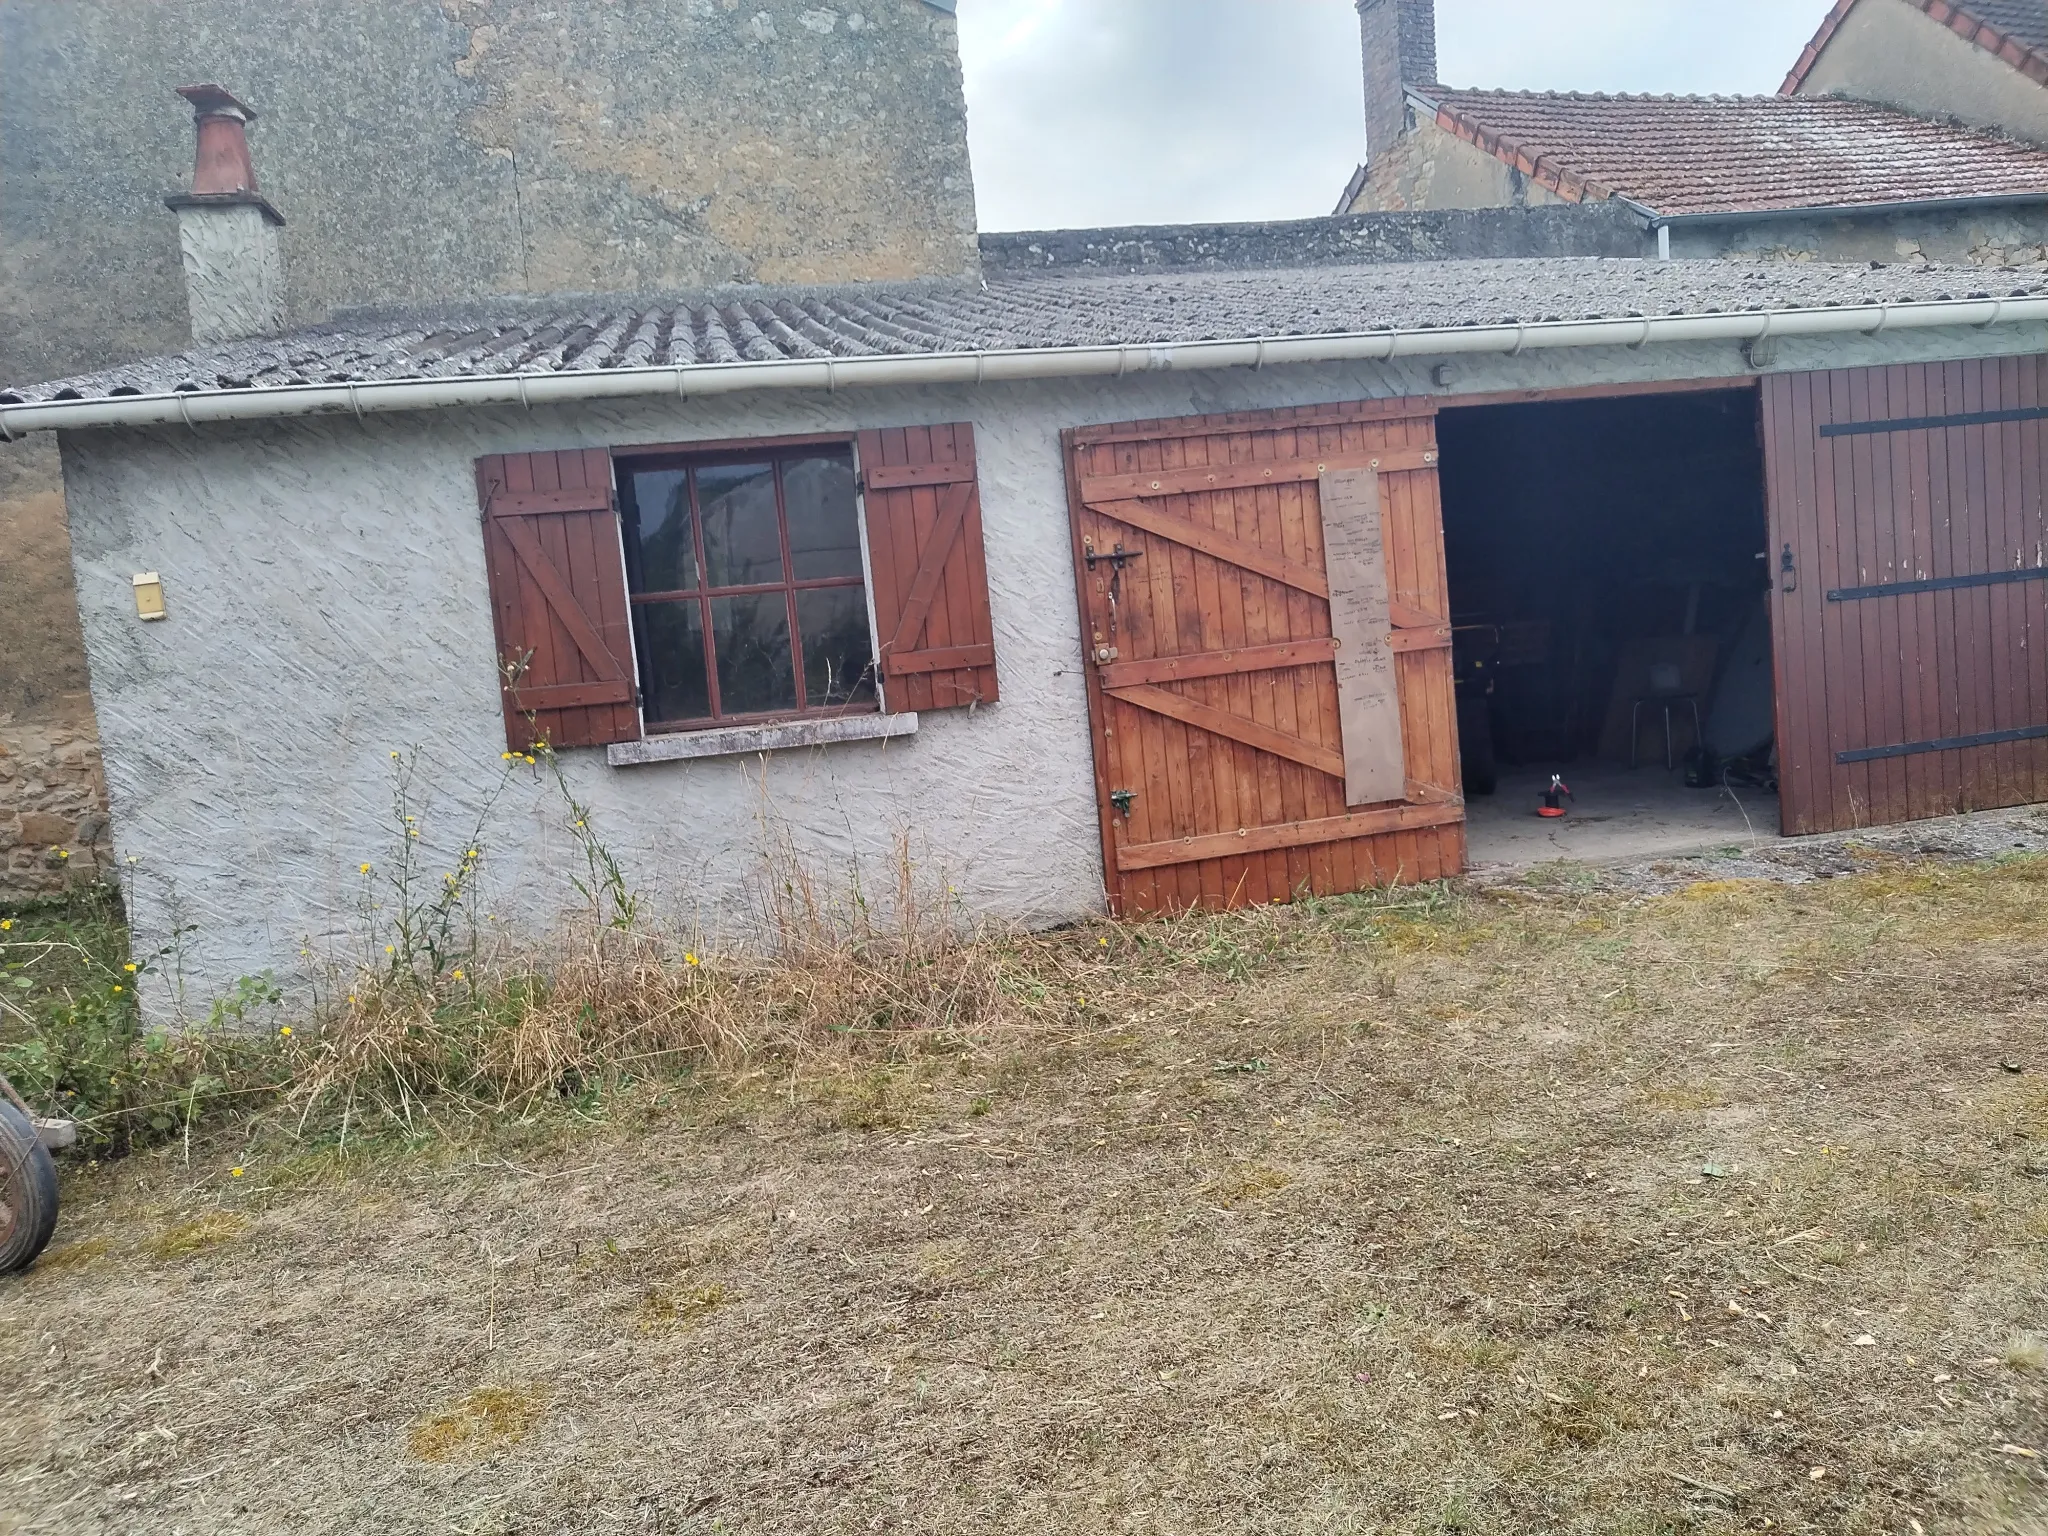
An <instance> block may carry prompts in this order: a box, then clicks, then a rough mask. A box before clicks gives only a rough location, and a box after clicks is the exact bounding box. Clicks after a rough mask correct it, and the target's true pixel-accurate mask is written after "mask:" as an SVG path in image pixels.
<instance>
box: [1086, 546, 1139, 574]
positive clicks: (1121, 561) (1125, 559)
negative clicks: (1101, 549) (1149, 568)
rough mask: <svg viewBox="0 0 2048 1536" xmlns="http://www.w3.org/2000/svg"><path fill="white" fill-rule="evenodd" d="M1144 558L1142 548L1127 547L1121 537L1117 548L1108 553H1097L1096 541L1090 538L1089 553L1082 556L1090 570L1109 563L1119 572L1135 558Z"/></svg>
mask: <svg viewBox="0 0 2048 1536" xmlns="http://www.w3.org/2000/svg"><path fill="white" fill-rule="evenodd" d="M1144 558H1145V551H1143V550H1142V549H1125V548H1124V545H1123V540H1121V539H1119V540H1117V545H1116V548H1115V549H1113V550H1111V551H1110V552H1109V553H1108V554H1106V555H1099V554H1097V553H1096V552H1095V544H1094V541H1093V540H1090V541H1089V542H1088V545H1087V553H1086V554H1084V555H1083V556H1082V557H1081V559H1082V562H1083V563H1084V564H1085V565H1086V566H1087V567H1088V569H1089V570H1090V571H1093V570H1094V569H1095V567H1096V566H1098V565H1102V564H1105V563H1107V564H1108V565H1110V566H1112V567H1113V568H1115V570H1116V571H1117V572H1119V573H1121V572H1122V571H1123V568H1124V567H1125V566H1127V565H1129V564H1130V563H1131V562H1132V561H1133V560H1142V559H1144Z"/></svg>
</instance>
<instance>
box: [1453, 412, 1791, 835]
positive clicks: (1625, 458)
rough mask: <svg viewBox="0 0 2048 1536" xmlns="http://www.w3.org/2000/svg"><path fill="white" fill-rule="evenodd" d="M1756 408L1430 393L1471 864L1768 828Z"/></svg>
mask: <svg viewBox="0 0 2048 1536" xmlns="http://www.w3.org/2000/svg"><path fill="white" fill-rule="evenodd" d="M1757 411H1758V401H1757V394H1756V391H1755V390H1753V389H1727V390H1713V391H1700V392H1682V393H1669V394H1647V395H1628V396H1619V397H1614V398H1603V399H1590V400H1588V399H1581V400H1569V401H1555V402H1537V403H1520V404H1513V405H1487V406H1471V407H1463V408H1446V409H1444V410H1443V411H1442V413H1441V415H1440V416H1439V418H1438V424H1437V425H1438V441H1439V443H1440V444H1441V446H1442V449H1443V461H1442V462H1443V470H1442V487H1443V507H1444V541H1445V552H1446V555H1447V559H1448V568H1449V577H1450V595H1451V617H1452V622H1453V624H1454V625H1455V627H1456V645H1455V652H1454V654H1455V658H1456V670H1457V677H1458V683H1457V690H1458V724H1459V737H1460V742H1461V748H1462V751H1463V755H1464V773H1465V788H1466V793H1467V797H1468V804H1469V818H1470V819H1469V828H1470V840H1471V859H1472V862H1473V863H1474V864H1478V865H1484V864H1489V863H1529V862H1538V861H1541V860H1544V859H1551V858H1558V857H1575V858H1625V857H1632V856H1639V855H1652V854H1657V853H1662V852H1679V851H1683V850H1688V849H1694V848H1699V847H1704V846H1712V845H1716V844H1728V845H1733V844H1748V843H1751V842H1754V841H1756V840H1758V839H1762V838H1770V837H1775V836H1776V835H1777V832H1778V826H1779V811H1778V803H1777V775H1776V761H1777V757H1776V748H1775V742H1774V739H1773V736H1774V712H1773V697H1772V667H1771V640H1770V614H1769V608H1768V603H1767V593H1768V590H1769V583H1770V579H1771V577H1770V571H1769V568H1768V566H1769V562H1768V558H1767V550H1768V528H1767V523H1766V513H1765V505H1764V465H1763V450H1762V444H1761V441H1760V438H1759V433H1758V425H1757V423H1758V417H1757ZM1553 775H1561V776H1562V777H1563V779H1564V780H1565V782H1566V784H1568V785H1569V787H1570V789H1571V790H1572V792H1573V797H1574V798H1573V799H1572V800H1570V801H1567V802H1564V806H1565V809H1566V811H1567V814H1566V815H1565V816H1563V817H1562V818H1556V819H1552V818H1544V817H1541V816H1539V814H1538V811H1539V807H1540V805H1541V802H1542V796H1543V791H1544V790H1545V789H1546V787H1548V786H1549V785H1550V783H1551V779H1552V776H1553Z"/></svg>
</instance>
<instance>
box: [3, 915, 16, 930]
mask: <svg viewBox="0 0 2048 1536" xmlns="http://www.w3.org/2000/svg"><path fill="white" fill-rule="evenodd" d="M13 926H14V919H13V918H11V917H0V933H5V932H6V931H7V930H8V929H10V928H12V927H13Z"/></svg>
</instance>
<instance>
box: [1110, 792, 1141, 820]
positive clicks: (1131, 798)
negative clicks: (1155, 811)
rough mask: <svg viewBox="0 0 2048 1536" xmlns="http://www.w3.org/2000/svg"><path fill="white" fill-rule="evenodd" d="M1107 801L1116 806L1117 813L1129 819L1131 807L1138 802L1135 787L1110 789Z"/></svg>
mask: <svg viewBox="0 0 2048 1536" xmlns="http://www.w3.org/2000/svg"><path fill="white" fill-rule="evenodd" d="M1109 803H1110V804H1111V805H1113V806H1115V807H1116V813H1117V815H1119V816H1121V817H1123V819H1124V820H1125V821H1129V820H1130V819H1131V807H1132V806H1134V805H1136V804H1137V803H1138V792H1137V791H1136V790H1135V789H1112V790H1111V791H1110V792H1109Z"/></svg>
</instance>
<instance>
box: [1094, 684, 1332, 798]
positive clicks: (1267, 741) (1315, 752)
mask: <svg viewBox="0 0 2048 1536" xmlns="http://www.w3.org/2000/svg"><path fill="white" fill-rule="evenodd" d="M1108 692H1109V696H1110V697H1111V698H1113V699H1117V700H1120V701H1121V702H1123V703H1125V704H1129V705H1132V706H1133V707H1135V708H1137V709H1141V710H1145V711H1147V712H1149V713H1151V714H1155V715H1163V716H1164V717H1166V718H1167V719H1169V720H1175V721H1178V722H1180V723H1181V724H1183V725H1191V726H1193V727H1195V729H1197V730H1202V731H1208V732H1209V733H1210V734H1211V735H1215V736H1221V737H1224V738H1225V739H1226V740H1229V741H1236V742H1242V743H1243V744H1244V745H1245V746H1248V747H1256V748H1257V749H1258V750H1259V751H1261V752H1266V753H1270V754H1271V755H1273V756H1274V757H1278V758H1284V759H1286V760H1287V761H1288V762H1291V763H1299V764H1301V765H1302V766H1303V767H1306V768H1313V769H1314V770H1315V771H1316V772H1318V773H1325V774H1328V775H1330V777H1332V778H1336V779H1341V778H1343V777H1344V758H1343V755H1342V754H1341V753H1338V752H1334V751H1332V750H1331V749H1330V748H1328V747H1322V746H1317V745H1316V744H1315V743H1314V742H1309V741H1303V740H1302V739H1301V738H1300V737H1299V736H1295V735H1291V734H1289V733H1288V732H1287V731H1285V730H1276V729H1274V728H1273V727H1272V726H1268V725H1262V724H1261V723H1259V722H1258V721H1256V720H1246V719H1244V718H1242V717H1241V716H1238V715H1234V714H1232V713H1230V712H1229V711H1228V710H1223V709H1217V708H1216V707H1215V706H1214V705H1210V704H1203V703H1200V702H1198V701H1196V700H1194V699H1190V698H1186V697H1184V696H1183V695H1181V694H1178V693H1171V692H1169V691H1168V690H1166V689H1164V688H1159V687H1155V686H1153V685H1152V684H1149V683H1140V684H1138V685H1136V686H1135V687H1130V688H1111V689H1109V690H1108ZM1294 819H1300V818H1294Z"/></svg>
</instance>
